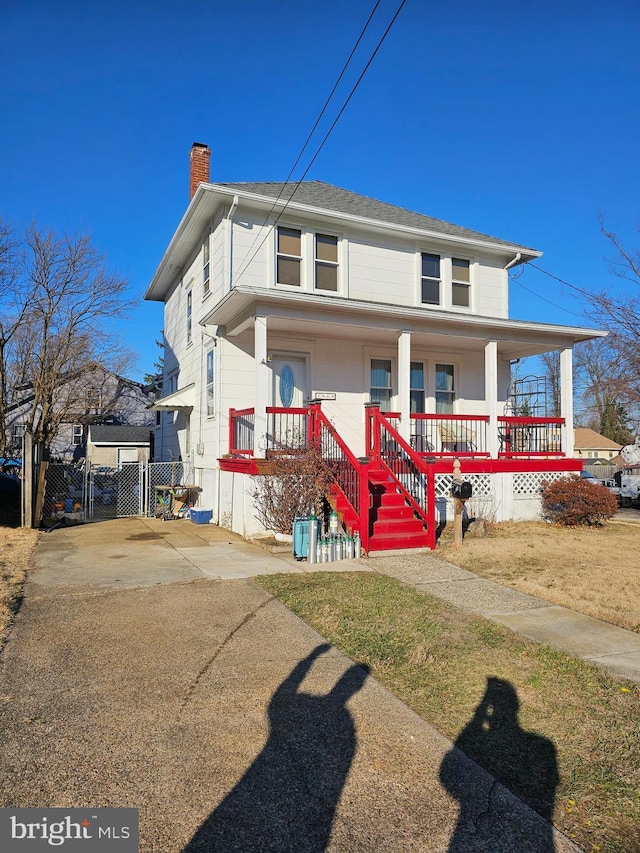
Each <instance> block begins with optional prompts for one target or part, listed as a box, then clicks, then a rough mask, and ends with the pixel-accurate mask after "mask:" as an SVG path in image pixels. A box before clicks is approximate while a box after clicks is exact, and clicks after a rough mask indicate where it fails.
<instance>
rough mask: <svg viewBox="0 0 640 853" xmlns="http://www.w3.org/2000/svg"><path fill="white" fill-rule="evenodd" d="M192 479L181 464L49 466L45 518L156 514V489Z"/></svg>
mask: <svg viewBox="0 0 640 853" xmlns="http://www.w3.org/2000/svg"><path fill="white" fill-rule="evenodd" d="M192 477H193V473H192V469H191V466H190V465H189V464H188V463H182V462H123V463H121V464H120V465H119V466H118V467H117V468H109V467H105V466H102V465H100V466H98V465H93V466H92V465H91V464H87V465H84V464H81V463H75V464H72V463H50V464H49V465H48V466H47V470H46V489H45V496H44V503H43V508H42V512H43V517H44V518H63V517H64V516H70V517H75V518H78V519H81V518H83V519H86V520H98V519H107V518H124V517H127V516H144V515H148V516H153V515H155V514H156V511H157V509H158V507H157V495H158V491H157V490H156V486H169V487H171V486H177V485H185V484H187V482H188V481H189V483H192V481H191V480H189V478H192Z"/></svg>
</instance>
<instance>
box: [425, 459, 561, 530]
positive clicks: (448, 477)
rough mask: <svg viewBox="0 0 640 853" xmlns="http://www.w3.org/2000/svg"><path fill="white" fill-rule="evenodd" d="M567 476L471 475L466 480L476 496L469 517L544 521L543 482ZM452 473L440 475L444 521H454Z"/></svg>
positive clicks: (438, 495) (439, 500)
mask: <svg viewBox="0 0 640 853" xmlns="http://www.w3.org/2000/svg"><path fill="white" fill-rule="evenodd" d="M566 476H567V475H566V474H561V473H558V472H556V471H553V472H551V471H550V472H536V473H529V472H527V473H524V472H518V473H510V474H468V475H465V473H464V467H463V470H462V478H463V480H468V481H469V482H470V483H471V485H472V487H473V497H472V498H471V499H470V500H469V501H467V512H468V514H469V516H471V517H476V518H486V519H490V520H492V521H527V520H532V521H533V520H536V519H539V518H540V493H541V491H542V487H543V483H545V482H546V483H549V482H553V481H554V480H559V479H561V478H562V477H566ZM452 482H453V475H452V474H438V475H437V476H436V503H437V509H438V515H439V517H440V519H441V521H451V519H452V518H453V501H452V500H451V497H450V494H451V483H452Z"/></svg>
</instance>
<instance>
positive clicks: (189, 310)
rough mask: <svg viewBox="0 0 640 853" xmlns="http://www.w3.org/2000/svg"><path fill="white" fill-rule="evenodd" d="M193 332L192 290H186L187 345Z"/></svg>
mask: <svg viewBox="0 0 640 853" xmlns="http://www.w3.org/2000/svg"><path fill="white" fill-rule="evenodd" d="M192 332H193V291H191V290H189V291H188V292H187V345H189V344H190V343H191V335H192Z"/></svg>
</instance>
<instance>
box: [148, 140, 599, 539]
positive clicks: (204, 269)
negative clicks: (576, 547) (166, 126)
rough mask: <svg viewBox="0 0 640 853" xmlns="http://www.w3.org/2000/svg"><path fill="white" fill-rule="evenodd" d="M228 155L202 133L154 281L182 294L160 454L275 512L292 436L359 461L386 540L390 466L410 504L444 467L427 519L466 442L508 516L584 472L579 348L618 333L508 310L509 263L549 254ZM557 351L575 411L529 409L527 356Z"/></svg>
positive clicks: (170, 312)
mask: <svg viewBox="0 0 640 853" xmlns="http://www.w3.org/2000/svg"><path fill="white" fill-rule="evenodd" d="M209 156H210V152H209V149H208V148H207V147H206V146H203V145H199V144H195V145H194V146H193V148H192V151H191V192H192V197H191V201H190V203H189V206H188V208H187V210H186V213H185V214H184V216H183V218H182V220H181V222H180V224H179V225H178V228H177V230H176V232H175V234H174V236H173V238H172V239H171V242H170V244H169V246H168V248H167V250H166V252H165V255H164V257H163V258H162V260H161V262H160V265H159V266H158V269H157V271H156V273H155V275H154V276H153V279H152V281H151V283H150V285H149V287H148V289H147V292H146V294H145V298H146V299H151V300H157V301H162V302H164V305H165V308H164V336H165V353H164V388H163V396H162V398H161V399H160V400H159V401H158V402H157V403H156V405H155V407H154V408H155V409H156V411H157V412H158V413H159V414H158V418H157V426H156V437H155V448H156V451H155V453H156V459H169V458H172V459H177V458H180V459H182V460H183V461H190V462H191V463H192V465H193V471H194V474H193V477H194V479H195V480H196V481H197V485H199V486H201V487H202V497H201V504H202V505H203V506H207V507H211V508H212V509H213V514H214V520H217V521H218V522H220V523H225V524H227V525H229V524H230V525H231V526H232V527H233V529H234V530H236V531H238V532H240V533H242V534H244V535H249V534H251V533H253V532H255V531H256V530H257V527H258V524H257V521H256V520H255V517H254V512H253V508H252V505H251V493H252V486H251V478H252V477H255V476H259V472H260V460H261V459H263V458H265V456H268V455H269V451H270V450H274V449H277V448H278V446H285V445H287V444H290V443H291V440H292V437H293V438H294V439H295V440H298V441H299V440H300V439H301V436H302V437H304V438H303V440H304V441H306V440H310V438H311V437H313V436H315V437H317V438H318V439H319V440H320V439H322V441H323V447H325V448H329V445H331V448H332V449H331V452H332V453H333V454H334V455H336V454H337V455H338V456H339V457H340V459H341V460H342V462H341V463H340V464H341V465H342V467H343V468H344V467H345V466H346V467H350V468H351V469H353V470H352V471H351V474H352V481H353V480H354V478H355V480H357V483H358V485H356V486H353V485H352V486H351V488H352V490H353V488H355V489H356V490H357V489H359V490H360V492H361V494H360V500H359V501H357V502H356V503H357V504H358V505H357V506H354V500H351V502H350V504H349V506H350V509H351V512H350V514H349V513H348V514H347V515H348V516H349V518H350V519H351V522H352V523H354V524H355V523H356V522H355V521H354V514H357V515H358V516H359V517H360V524H361V526H362V533H363V541H365V540H367V541H368V540H371V542H370V543H369V544H370V547H371V548H372V550H375V548H376V547H380V548H383V547H387V546H390V543H391V538H393V537H391V538H389V537H387V539H385V536H384V535H383V534H382V533H381V534H380V535H378V536H377V538H376V534H375V531H374V528H373V525H374V524H375V523H376V519H375V518H365V515H367V513H368V512H369V508H368V505H369V504H371V503H374V504H375V501H372V500H371V501H367V499H366V488H367V486H366V480H367V477H368V479H369V487H370V488H371V489H373V483H374V481H375V480H376V476H372V475H371V470H372V466H373V467H374V468H376V471H377V472H378V474H379V468H380V465H382V470H383V472H384V475H385V477H387V475H388V478H389V477H394V478H395V480H394V482H395V485H396V486H397V491H398V493H402V494H403V496H404V497H405V498H406V500H407V506H409V505H410V504H411V500H412V496H413V499H414V500H415V499H416V495H415V493H416V489H418V490H420V488H422V487H421V486H420V485H419V484H420V482H422V483H423V484H424V483H426V481H427V480H429V481H430V482H431V480H432V479H433V481H434V483H435V486H434V487H431V492H432V494H431V498H430V499H429V498H428V497H427V499H424V500H422V498H421V499H420V500H419V501H418V503H420V504H421V506H422V510H423V511H422V517H421V521H422V522H423V524H424V526H425V528H426V527H428V526H429V525H430V524H432V522H433V516H434V513H435V512H436V506H437V505H438V504H439V505H440V507H441V511H442V505H443V501H444V499H445V498H446V497H447V495H448V494H449V490H450V485H451V472H452V465H453V459H454V458H459V459H460V461H461V465H462V472H463V476H465V477H466V478H468V479H470V480H471V481H472V483H473V485H474V497H475V499H476V501H480V500H482V501H484V504H485V508H484V509H485V511H486V512H490V513H491V514H492V516H493V517H494V518H498V519H503V518H524V517H532V516H534V515H535V514H536V513H537V511H538V508H539V498H538V494H539V488H540V482H541V481H542V480H544V479H549V478H550V477H555V476H560V475H561V474H563V473H566V472H568V471H575V470H579V468H580V462H579V461H577V460H575V459H574V458H573V456H574V452H573V411H572V347H573V346H574V344H575V343H577V342H579V341H583V340H587V339H589V338H592V337H595V336H598V335H600V334H602V333H600V332H595V331H593V330H590V329H585V328H574V327H567V326H558V325H555V324H552V323H533V322H525V321H521V320H511V319H509V301H508V271H509V269H511V268H513V267H515V266H517V265H519V264H523V263H526V262H527V261H529V260H532V259H534V258H538V257H539V256H540V254H541V253H540V252H538V251H536V250H535V249H531V248H527V247H526V246H522V245H519V244H515V243H511V242H509V241H506V240H502V239H498V238H496V237H490V236H487V235H485V234H482V233H479V232H477V231H471V230H468V229H466V228H462V227H460V226H457V225H452V224H450V223H447V222H443V221H440V220H438V219H433V218H431V217H430V216H425V215H423V214H420V213H414V212H412V211H410V210H405V209H402V208H399V207H395V206H393V205H390V204H386V203H384V202H381V201H376V200H375V199H372V198H368V197H365V196H362V195H358V194H357V193H353V192H349V191H348V190H344V189H341V188H339V187H335V186H332V185H330V184H326V183H323V182H320V181H305V182H303V183H301V184H300V185H297V186H296V185H295V184H288V185H283V184H282V183H211V182H210V181H209ZM551 350H559V351H560V353H561V373H562V378H561V392H562V411H561V417H560V418H546V417H540V416H535V417H532V416H530V415H528V416H524V414H523V413H522V412H521V413H518V412H517V411H513V409H512V408H510V399H509V386H510V379H511V367H510V366H511V363H512V362H513V361H514V360H516V359H520V358H523V357H525V356H530V355H534V354H539V353H543V352H547V351H551ZM312 401H316V402H313V403H312ZM310 403H312V405H311V406H309V404H310ZM371 404H373V405H371ZM375 404H377V405H375ZM323 431H324V432H323ZM390 447H391V448H392V449H393V453H394V454H395V455H394V456H393V458H392V457H391V456H389V457H388V458H386V459H385V458H382V457H383V456H384V448H390ZM381 448H382V450H381ZM327 452H329V450H327ZM381 453H382V456H381ZM400 458H402V459H403V460H404V461H403V462H402V463H399V462H397V460H398V459H400ZM393 459H395V460H396V463H397V464H396V467H395V469H394V464H393ZM367 465H368V466H369V468H368V469H367V468H366V466H367ZM358 466H359V467H358ZM363 466H365V467H363ZM398 466H400V467H398ZM355 469H358V470H357V471H355ZM367 470H368V471H369V475H371V476H369V475H368V474H367ZM409 470H411V471H413V475H414V478H416V477H417V478H418V479H416V482H415V483H414V484H413V485H412V486H411V488H409V486H408V485H407V483H408V480H407V477H409V473H408V472H409ZM354 471H355V473H354ZM394 472H395V473H394ZM432 475H433V478H432ZM420 477H422V480H420ZM377 479H380V477H379V476H377ZM382 479H384V477H383V478H382ZM403 483H404V485H403ZM416 483H417V484H418V485H417V486H416ZM343 485H344V483H343ZM405 487H406V488H405ZM425 488H426V486H425ZM434 489H435V491H434ZM423 490H424V489H423ZM427 491H429V489H427ZM352 497H353V496H352ZM365 504H367V506H366V507H365ZM412 509H414V510H415V515H416V518H418V516H420V511H419V510H418V508H417V507H415V506H414V507H412ZM405 514H407V513H406V512H405ZM380 529H381V530H382V529H383V528H382V527H381V528H380ZM372 537H373V538H372ZM396 539H397V537H396ZM431 541H432V540H431ZM410 544H418V541H417V539H416V541H415V542H414V543H410ZM397 546H398V542H397V541H395V547H397Z"/></svg>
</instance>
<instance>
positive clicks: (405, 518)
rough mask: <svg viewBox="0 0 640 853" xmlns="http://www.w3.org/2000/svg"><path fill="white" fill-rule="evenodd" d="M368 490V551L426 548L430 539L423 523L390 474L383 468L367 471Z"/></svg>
mask: <svg viewBox="0 0 640 853" xmlns="http://www.w3.org/2000/svg"><path fill="white" fill-rule="evenodd" d="M367 475H368V480H369V493H370V495H371V500H370V507H371V509H370V511H369V551H390V550H393V549H396V548H426V547H428V546H429V538H428V536H427V532H426V530H425V526H424V523H423V522H422V521H421V520H420V519H419V518H416V514H415V511H414V509H413V507H412V506H411V505H410V504H409V503H408V502H407V500H406V498H405V497H404V495H403V494H401V493H400V492H399V491H398V489H397V487H396V485H395V482H394V480H393V478H392V477H391V476H390V474H389V473H388V472H386V471H384V470H383V469H382V468H379V469H374V470H370V471H368V472H367Z"/></svg>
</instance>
